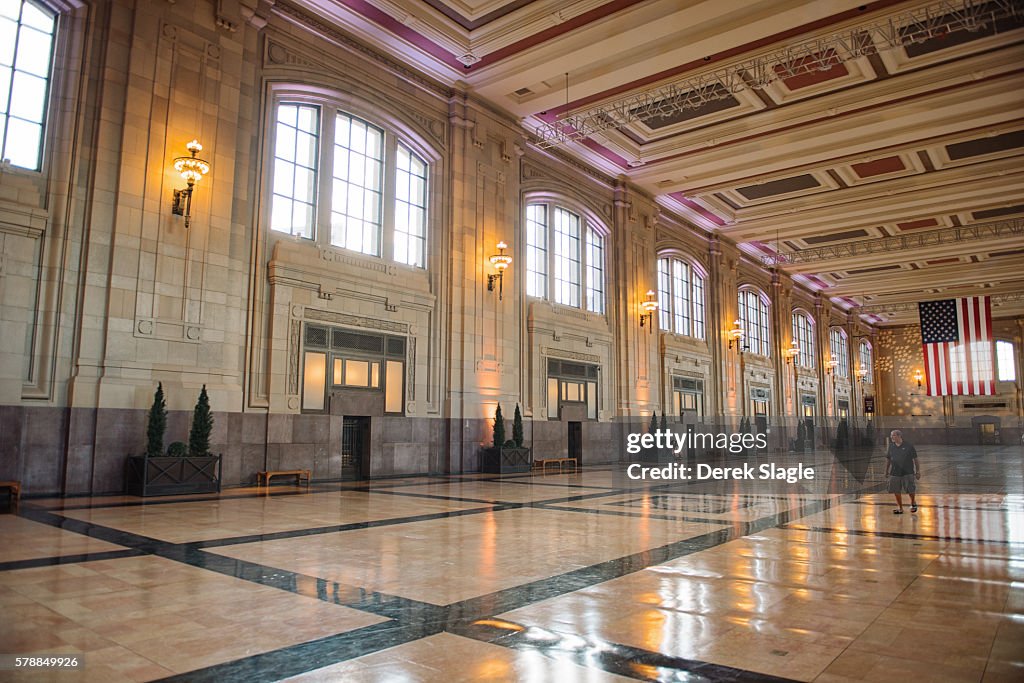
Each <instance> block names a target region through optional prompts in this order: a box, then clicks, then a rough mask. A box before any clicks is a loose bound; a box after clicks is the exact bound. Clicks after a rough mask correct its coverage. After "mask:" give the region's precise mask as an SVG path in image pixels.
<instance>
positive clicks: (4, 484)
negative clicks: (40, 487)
mask: <svg viewBox="0 0 1024 683" xmlns="http://www.w3.org/2000/svg"><path fill="white" fill-rule="evenodd" d="M0 489H9V490H10V492H11V500H12V501H13V502H14V504H15V505H17V504H18V501H19V500H21V482H20V481H0Z"/></svg>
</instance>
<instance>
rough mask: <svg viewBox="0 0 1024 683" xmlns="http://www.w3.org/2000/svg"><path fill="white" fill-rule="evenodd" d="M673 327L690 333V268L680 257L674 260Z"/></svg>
mask: <svg viewBox="0 0 1024 683" xmlns="http://www.w3.org/2000/svg"><path fill="white" fill-rule="evenodd" d="M672 329H673V330H674V331H675V333H676V334H685V335H689V334H690V268H689V266H688V265H687V264H685V263H683V262H682V261H680V260H678V259H675V260H673V261H672Z"/></svg>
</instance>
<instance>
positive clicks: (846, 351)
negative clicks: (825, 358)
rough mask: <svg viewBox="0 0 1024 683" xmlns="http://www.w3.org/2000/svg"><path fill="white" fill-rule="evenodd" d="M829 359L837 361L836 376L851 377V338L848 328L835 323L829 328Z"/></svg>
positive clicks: (834, 371)
mask: <svg viewBox="0 0 1024 683" xmlns="http://www.w3.org/2000/svg"><path fill="white" fill-rule="evenodd" d="M828 350H829V360H834V361H836V366H835V370H833V373H834V374H835V376H836V377H842V378H843V379H849V378H850V340H849V337H848V336H847V334H846V330H844V329H843V328H842V327H837V326H835V325H833V326H831V327H829V330H828Z"/></svg>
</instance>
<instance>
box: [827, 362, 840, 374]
mask: <svg viewBox="0 0 1024 683" xmlns="http://www.w3.org/2000/svg"><path fill="white" fill-rule="evenodd" d="M825 365H827V366H828V374H830V375H834V374H835V372H836V367H838V365H839V361H837V360H836V359H835V358H832V359H829V361H828V363H825Z"/></svg>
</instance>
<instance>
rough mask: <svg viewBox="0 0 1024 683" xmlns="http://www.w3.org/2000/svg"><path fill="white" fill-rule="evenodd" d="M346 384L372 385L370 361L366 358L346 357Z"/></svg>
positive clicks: (355, 385) (357, 385)
mask: <svg viewBox="0 0 1024 683" xmlns="http://www.w3.org/2000/svg"><path fill="white" fill-rule="evenodd" d="M345 386H348V387H368V386H370V363H369V362H368V361H365V360H353V359H351V358H346V359H345Z"/></svg>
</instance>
